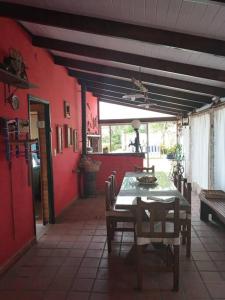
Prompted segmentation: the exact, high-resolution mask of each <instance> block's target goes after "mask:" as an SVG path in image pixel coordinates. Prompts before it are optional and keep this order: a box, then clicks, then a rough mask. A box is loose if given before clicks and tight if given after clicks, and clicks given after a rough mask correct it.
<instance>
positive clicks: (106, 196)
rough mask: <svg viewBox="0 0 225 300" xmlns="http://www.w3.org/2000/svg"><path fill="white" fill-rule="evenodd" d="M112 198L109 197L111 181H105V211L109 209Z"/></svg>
mask: <svg viewBox="0 0 225 300" xmlns="http://www.w3.org/2000/svg"><path fill="white" fill-rule="evenodd" d="M111 208H112V199H111V182H110V181H105V209H106V211H109V210H111Z"/></svg>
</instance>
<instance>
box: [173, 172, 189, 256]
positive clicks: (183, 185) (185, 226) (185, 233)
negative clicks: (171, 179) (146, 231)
mask: <svg viewBox="0 0 225 300" xmlns="http://www.w3.org/2000/svg"><path fill="white" fill-rule="evenodd" d="M176 179H177V189H178V190H179V191H180V192H181V190H182V195H183V197H184V198H185V199H186V200H187V201H188V203H189V204H190V209H189V211H186V210H180V212H179V219H180V232H181V236H182V244H183V245H185V244H186V256H187V257H190V256H191V183H190V182H187V179H186V178H183V179H182V181H181V175H178V176H177V178H176ZM178 187H179V188H178ZM171 217H173V212H172V211H169V213H168V215H167V220H168V221H169V220H170V219H171Z"/></svg>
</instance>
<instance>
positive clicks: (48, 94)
mask: <svg viewBox="0 0 225 300" xmlns="http://www.w3.org/2000/svg"><path fill="white" fill-rule="evenodd" d="M0 36H1V39H0V62H1V61H2V59H3V57H4V56H6V55H7V54H8V51H9V48H10V47H13V48H16V49H18V50H19V51H20V52H21V54H22V56H23V58H24V62H25V64H26V66H27V67H28V70H27V73H28V78H29V81H30V82H33V83H35V84H37V85H38V88H36V89H31V90H18V91H16V95H17V96H19V98H20V108H19V110H18V111H13V110H12V109H11V107H10V105H9V104H4V92H3V91H4V90H3V84H2V83H0V117H5V118H8V119H9V118H12V119H13V118H15V117H18V118H21V119H28V101H27V95H28V94H32V95H34V96H36V97H39V98H41V99H45V100H48V101H49V102H50V111H51V128H52V149H53V153H54V149H56V125H57V124H59V125H64V124H69V125H70V126H71V127H73V128H77V129H78V132H79V142H80V141H81V138H80V137H81V133H80V130H81V105H80V102H81V93H80V90H81V89H80V86H79V85H78V84H77V82H76V81H75V80H74V79H73V78H71V77H69V76H68V75H67V72H66V69H65V68H63V67H61V66H56V65H54V63H53V61H52V58H51V56H50V55H49V54H48V52H47V51H45V50H43V49H40V48H36V47H33V46H32V45H31V41H30V38H29V36H28V34H27V33H26V32H25V31H24V30H22V29H21V27H20V26H19V25H18V24H17V23H15V22H14V21H12V20H9V19H5V18H0ZM88 99H91V101H94V98H93V97H92V96H91V95H89V96H88ZM64 100H66V101H68V102H69V103H70V106H71V119H65V118H64V113H63V101H64ZM79 157H80V153H74V152H73V149H72V148H64V150H63V153H62V154H57V155H56V156H54V155H53V175H54V178H53V179H54V194H55V204H54V205H55V214H56V216H57V215H58V214H59V213H60V212H61V211H62V209H63V208H65V207H66V206H67V205H68V204H69V203H70V202H71V201H72V200H73V199H75V198H76V197H77V196H78V184H77V181H78V179H77V175H76V174H74V173H72V169H73V168H74V167H76V166H77V164H78V160H79ZM11 173H12V180H13V202H14V213H15V225H16V238H15V239H13V236H12V215H11V208H10V201H11V196H10V171H9V167H8V163H7V161H6V159H5V153H4V144H3V141H2V139H1V140H0V195H1V196H0V228H1V230H0V241H1V243H0V266H1V265H2V264H3V263H5V262H6V261H7V260H8V259H9V258H10V257H11V256H12V255H13V254H15V253H16V252H17V251H18V250H19V249H20V248H21V247H23V245H24V244H25V243H26V242H27V241H29V240H30V239H32V238H33V236H34V232H33V208H32V196H31V188H30V187H29V186H28V182H27V168H26V164H25V161H24V158H13V160H12V172H11Z"/></svg>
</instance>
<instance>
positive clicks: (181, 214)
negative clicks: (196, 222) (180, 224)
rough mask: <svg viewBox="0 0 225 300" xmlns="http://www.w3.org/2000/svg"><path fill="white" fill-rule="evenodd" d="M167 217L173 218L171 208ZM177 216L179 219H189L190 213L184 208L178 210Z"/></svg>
mask: <svg viewBox="0 0 225 300" xmlns="http://www.w3.org/2000/svg"><path fill="white" fill-rule="evenodd" d="M167 218H168V219H173V218H174V211H173V210H170V211H169V212H168V214H167ZM179 218H180V219H181V220H185V219H189V220H191V214H190V213H188V212H186V211H185V210H180V212H179Z"/></svg>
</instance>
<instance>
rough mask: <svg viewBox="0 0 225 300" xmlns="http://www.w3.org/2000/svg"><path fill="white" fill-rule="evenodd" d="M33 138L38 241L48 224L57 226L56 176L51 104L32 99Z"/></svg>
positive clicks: (35, 217) (31, 128)
mask: <svg viewBox="0 0 225 300" xmlns="http://www.w3.org/2000/svg"><path fill="white" fill-rule="evenodd" d="M28 105H29V119H30V138H31V139H37V140H38V143H37V144H33V145H32V147H33V148H32V150H33V153H32V163H31V168H32V170H31V175H32V192H33V205H34V225H35V233H36V236H37V238H38V237H40V236H41V235H42V233H43V232H44V231H45V226H44V225H46V224H48V223H55V215H54V200H53V178H52V176H53V174H52V154H51V153H52V152H51V130H50V110H49V103H48V102H47V101H44V100H41V99H39V98H36V97H33V96H31V95H29V96H28Z"/></svg>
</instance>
